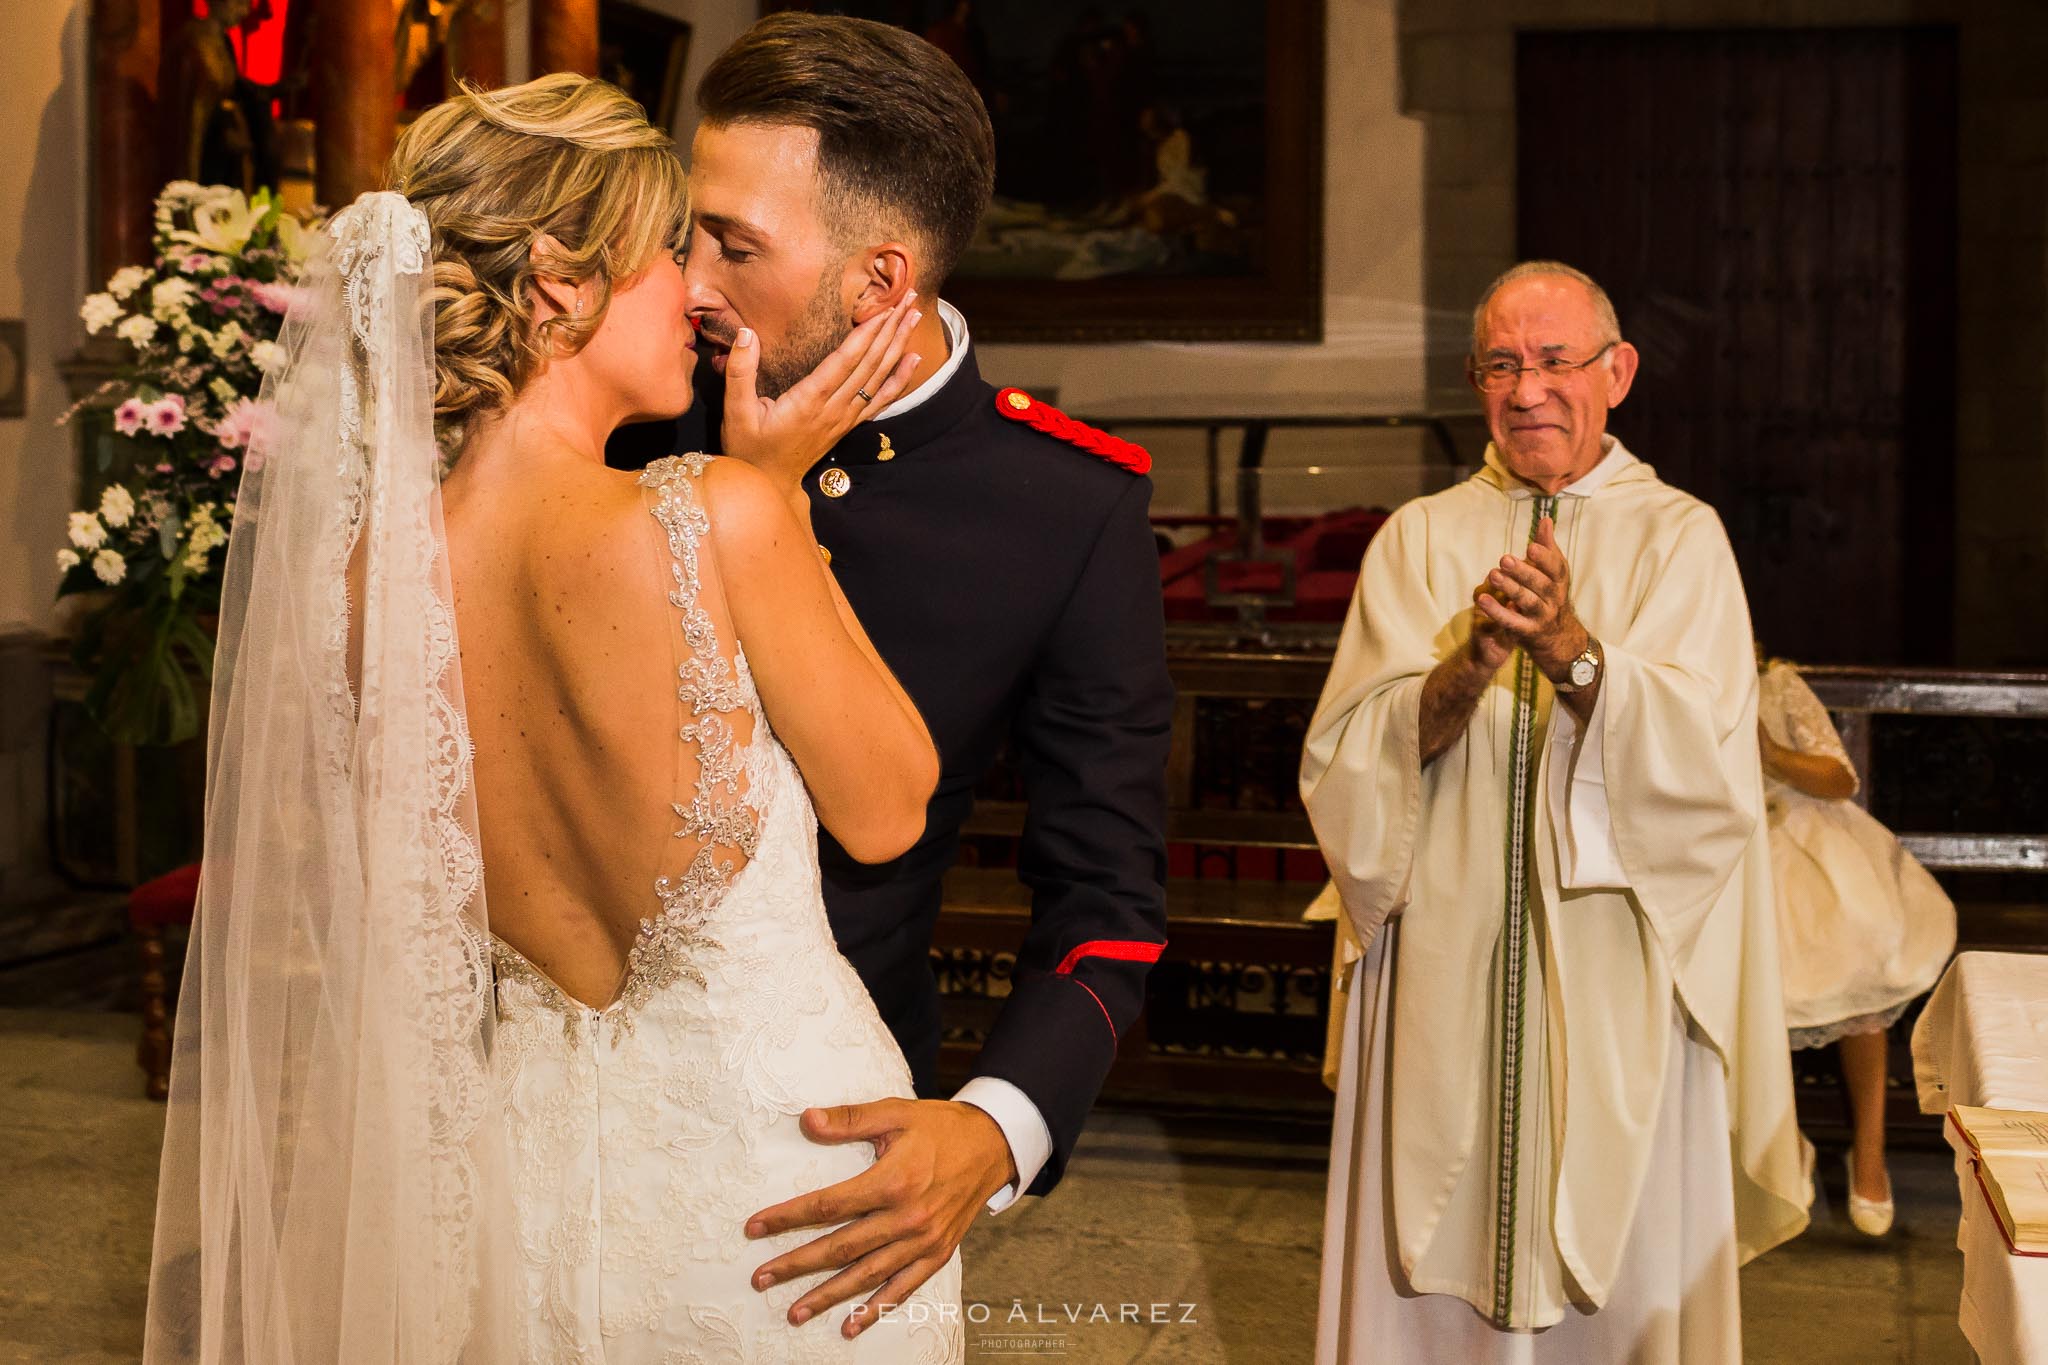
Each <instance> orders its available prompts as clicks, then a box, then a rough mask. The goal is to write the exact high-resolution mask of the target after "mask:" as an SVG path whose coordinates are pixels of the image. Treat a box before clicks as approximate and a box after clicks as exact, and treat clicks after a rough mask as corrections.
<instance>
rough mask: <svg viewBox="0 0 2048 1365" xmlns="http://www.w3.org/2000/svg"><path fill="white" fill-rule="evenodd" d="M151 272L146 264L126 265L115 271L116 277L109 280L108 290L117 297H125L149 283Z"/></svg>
mask: <svg viewBox="0 0 2048 1365" xmlns="http://www.w3.org/2000/svg"><path fill="white" fill-rule="evenodd" d="M150 274H151V271H150V269H149V267H148V266H146V265H124V266H122V267H121V268H120V269H119V270H116V271H115V272H114V278H112V279H111V280H108V281H107V292H108V293H109V294H112V295H113V296H114V297H115V298H117V299H125V298H127V297H128V296H129V295H130V294H132V293H134V292H135V291H136V290H138V289H140V288H142V286H143V285H144V284H146V283H148V281H149V277H150Z"/></svg>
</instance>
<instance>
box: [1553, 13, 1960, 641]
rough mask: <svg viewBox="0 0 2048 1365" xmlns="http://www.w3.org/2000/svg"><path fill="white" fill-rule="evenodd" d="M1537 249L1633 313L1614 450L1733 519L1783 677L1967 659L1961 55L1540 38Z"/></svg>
mask: <svg viewBox="0 0 2048 1365" xmlns="http://www.w3.org/2000/svg"><path fill="white" fill-rule="evenodd" d="M1517 64H1518V65H1517V72H1516V92H1515V96H1516V109H1517V116H1518V123H1517V156H1516V162H1517V167H1516V169H1517V205H1518V221H1517V230H1518V238H1519V240H1518V250H1519V254H1520V255H1521V256H1522V257H1524V258H1529V257H1554V258H1557V259H1560V260H1564V261H1568V262H1570V263H1571V264H1573V265H1576V266H1578V267H1580V268H1581V269H1583V270H1585V271H1587V272H1588V273H1589V274H1591V275H1592V276H1593V277H1594V278H1595V279H1597V280H1599V281H1600V282H1601V283H1602V285H1604V286H1605V287H1606V289H1607V290H1608V292H1609V293H1610V294H1611V295H1612V296H1613V298H1614V302H1615V307H1616V309H1617V310H1618V312H1619V313H1620V315H1621V323H1622V330H1623V332H1624V334H1625V335H1626V336H1627V337H1628V338H1629V339H1630V340H1631V341H1633V342H1634V343H1635V344H1636V346H1637V347H1638V348H1639V349H1640V350H1641V352H1642V357H1643V364H1642V371H1641V374H1640V377H1639V378H1638V379H1637V381H1636V387H1635V391H1634V392H1633V394H1631V395H1630V397H1629V399H1628V400H1627V402H1626V403H1625V404H1624V405H1623V406H1622V407H1621V408H1620V409H1618V410H1617V411H1616V413H1615V414H1614V417H1613V420H1612V428H1611V429H1612V430H1613V431H1614V432H1615V433H1616V434H1617V435H1619V436H1620V437H1621V438H1622V439H1623V440H1624V441H1626V442H1627V443H1628V445H1629V447H1630V448H1631V449H1632V450H1634V451H1635V452H1636V453H1637V454H1638V455H1640V456H1642V457H1643V458H1644V459H1646V460H1648V461H1649V462H1650V463H1651V464H1653V465H1655V466H1656V467H1657V469H1658V472H1659V473H1660V474H1662V475H1663V477H1664V478H1665V479H1667V480H1669V481H1670V482H1672V483H1674V484H1676V485H1678V486H1679V487H1681V488H1683V489H1685V490H1687V491H1688V492H1691V493H1693V494H1695V495H1696V496H1698V497H1701V498H1703V499H1705V500H1706V501H1707V502H1709V503H1711V504H1712V505H1713V506H1714V508H1715V509H1716V510H1717V511H1718V512H1719V513H1720V514H1721V518H1722V520H1723V521H1724V522H1725V523H1726V525H1727V527H1728V532H1729V536H1730V538H1731V539H1732V540H1733V542H1734V544H1735V551H1736V556H1737V558H1738V559H1739V560H1740V561H1741V564H1742V570H1743V577H1744V580H1745V582H1746V583H1747V585H1748V590H1749V596H1750V606H1751V610H1752V612H1753V614H1754V616H1755V618H1756V626H1757V631H1758V634H1759V635H1760V636H1761V638H1762V639H1763V641H1764V643H1765V645H1766V646H1767V647H1768V648H1769V649H1770V650H1771V651H1772V652H1773V653H1775V654H1782V655H1787V656H1789V657H1792V658H1795V659H1800V660H1813V661H1827V662H1849V663H1880V664H1882V663H1943V662H1948V661H1949V660H1950V658H1951V655H1952V649H1951V637H1952V630H1951V627H1950V620H1949V618H1950V612H1951V603H1952V601H1953V597H1952V585H1953V568H1952V564H1953V557H1954V548H1955V528H1954V460H1955V366H1956V342H1955V335H1956V322H1955V314H1956V309H1955V301H1954V292H1955V273H1956V155H1957V151H1956V142H1957V140H1956V48H1955V38H1954V33H1953V30H1950V29H1943V28H1924V29H1823V30H1767V31H1715V30H1709V31H1700V30H1691V31H1687V30H1658V31H1628V32H1591V33H1589V32H1541V33H1524V34H1522V35H1520V37H1519V40H1518V46H1517Z"/></svg>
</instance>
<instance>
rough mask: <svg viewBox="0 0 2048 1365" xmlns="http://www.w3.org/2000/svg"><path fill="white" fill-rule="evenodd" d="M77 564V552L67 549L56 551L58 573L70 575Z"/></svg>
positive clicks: (78, 561)
mask: <svg viewBox="0 0 2048 1365" xmlns="http://www.w3.org/2000/svg"><path fill="white" fill-rule="evenodd" d="M79 563H80V560H79V558H78V551H76V550H73V549H69V548H66V549H62V550H59V551H57V572H58V573H70V572H71V571H72V570H73V569H75V568H77V567H78V565H79Z"/></svg>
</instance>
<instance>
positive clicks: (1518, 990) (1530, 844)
mask: <svg viewBox="0 0 2048 1365" xmlns="http://www.w3.org/2000/svg"><path fill="white" fill-rule="evenodd" d="M1534 504H1535V506H1534V511H1533V513H1532V515H1531V517H1530V519H1529V538H1530V539H1531V540H1534V539H1535V538H1536V524H1537V523H1538V522H1540V521H1541V520H1542V519H1543V518H1545V517H1550V518H1552V519H1553V520H1554V519H1555V518H1556V516H1557V499H1556V498H1555V497H1539V498H1536V499H1534ZM1536 699H1537V670H1536V665H1535V663H1534V662H1533V661H1532V660H1531V659H1530V658H1529V655H1528V653H1527V652H1526V651H1524V650H1516V651H1515V711H1514V722H1513V725H1512V727H1511V729H1510V732H1509V740H1508V784H1509V785H1508V828H1507V839H1506V849H1505V854H1506V858H1507V904H1506V916H1505V919H1504V922H1503V923H1502V926H1501V935H1500V948H1499V959H1498V973H1497V975H1498V979H1499V982H1500V1002H1499V1003H1500V1059H1499V1060H1500V1094H1499V1101H1500V1132H1499V1135H1498V1147H1499V1165H1498V1168H1497V1185H1496V1188H1495V1190H1494V1264H1493V1318H1494V1320H1495V1321H1496V1322H1498V1323H1500V1324H1502V1325H1506V1324H1507V1323H1509V1322H1510V1321H1511V1320H1512V1318H1513V1310H1514V1293H1515V1259H1516V1256H1517V1252H1518V1246H1519V1242H1518V1239H1517V1235H1516V1234H1517V1227H1516V1215H1517V1213H1518V1209H1517V1207H1516V1201H1517V1195H1518V1193H1519V1185H1520V1163H1521V1158H1522V1148H1521V1138H1522V1133H1521V1117H1522V1086H1523V1081H1524V1077H1523V1067H1522V1063H1523V1053H1524V1052H1525V1051H1526V1047H1527V1042H1526V1037H1525V1029H1526V1027H1527V1022H1528V1021H1527V1015H1528V965H1529V953H1530V952H1531V950H1532V948H1533V938H1534V924H1533V915H1532V913H1531V908H1530V907H1531V900H1532V897H1533V895H1534V884H1535V839H1534V837H1533V836H1534V829H1533V826H1534V823H1535V809H1536V770H1537V768H1538V766H1539V765H1538V763H1537V754H1536Z"/></svg>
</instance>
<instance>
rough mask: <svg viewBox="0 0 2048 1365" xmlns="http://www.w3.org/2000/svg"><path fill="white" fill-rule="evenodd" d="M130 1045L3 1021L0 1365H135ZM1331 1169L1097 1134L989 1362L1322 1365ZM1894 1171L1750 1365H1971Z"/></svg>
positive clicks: (1758, 1313)
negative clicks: (1314, 1358)
mask: <svg viewBox="0 0 2048 1365" xmlns="http://www.w3.org/2000/svg"><path fill="white" fill-rule="evenodd" d="M135 1028H136V1022H135V1016H133V1015H129V1014H117V1013H86V1012H26V1011H0V1361H35V1362H79V1363H80V1365H84V1363H85V1362H94V1363H95V1365H97V1363H98V1362H113V1361H133V1360H134V1359H135V1358H136V1354H137V1344H138V1341H139V1338H140V1321H141V1313H142V1305H143V1298H144V1287H145V1279H146V1275H147V1270H148V1263H149V1228H150V1220H151V1212H152V1200H153V1195H154V1189H155V1181H156V1147H157V1143H158V1140H159V1138H160V1135H161V1131H162V1123H163V1109H162V1107H161V1106H160V1105H155V1104H151V1103H150V1102H148V1101H146V1100H144V1099H143V1098H141V1090H140V1084H139V1074H138V1073H137V1071H136V1070H135V1064H134V1056H133V1049H134V1040H135ZM1838 1167H1839V1160H1838V1159H1835V1160H1834V1161H1833V1163H1832V1165H1831V1164H1830V1161H1829V1159H1828V1158H1826V1157H1825V1156H1824V1158H1823V1169H1824V1170H1827V1171H1829V1172H1830V1173H1832V1172H1833V1170H1835V1169H1837V1168H1838ZM1323 1168H1324V1153H1323V1150H1322V1148H1321V1147H1320V1146H1319V1144H1318V1140H1317V1138H1316V1135H1315V1134H1314V1133H1313V1132H1312V1131H1308V1130H1299V1129H1288V1128H1282V1127H1273V1126H1255V1125H1229V1124H1221V1123H1217V1122H1215V1121H1208V1122H1200V1123H1197V1122H1189V1121H1164V1120H1161V1119H1158V1118H1154V1117H1150V1116H1145V1115H1139V1114H1128V1113H1126V1114H1114V1113H1111V1114H1102V1115H1099V1116H1098V1117H1097V1119H1096V1121H1095V1122H1094V1124H1093V1125H1092V1126H1091V1128H1090V1131H1089V1134H1088V1136H1087V1137H1086V1139H1085V1140H1084V1143H1083V1147H1082V1150H1081V1152H1080V1153H1079V1154H1077V1156H1076V1158H1075V1161H1074V1163H1073V1166H1072V1169H1071V1171H1070V1173H1069V1175H1068V1177H1067V1180H1066V1182H1065V1183H1064V1184H1063V1185H1062V1186H1061V1188H1060V1189H1059V1190H1058V1192H1056V1193H1055V1194H1054V1195H1053V1196H1052V1197H1051V1198H1050V1199H1047V1200H1044V1201H1027V1202H1026V1203H1025V1204H1024V1205H1022V1206H1019V1207H1018V1208H1016V1209H1013V1210H1011V1211H1009V1212H1007V1213H1005V1214H1003V1215H1002V1216H1001V1217H998V1218H994V1219H986V1220H984V1221H983V1222H982V1223H981V1224H980V1225H979V1226H978V1227H977V1228H976V1230H975V1232H974V1234H973V1236H972V1237H971V1238H970V1239H969V1241H968V1244H967V1247H966V1249H965V1258H966V1265H967V1282H966V1288H967V1297H968V1299H969V1306H970V1315H971V1317H972V1318H974V1319H976V1322H975V1325H973V1326H971V1327H970V1328H969V1340H970V1343H971V1350H970V1357H971V1358H972V1359H974V1360H977V1361H982V1360H986V1361H998V1360H1002V1361H1025V1362H1030V1361H1045V1360H1055V1361H1063V1362H1084V1361H1085V1362H1100V1363H1103V1365H1107V1363H1108V1362H1147V1365H1152V1363H1155V1362H1171V1363H1172V1365H1201V1363H1202V1362H1209V1361H1231V1362H1269V1361H1270V1362H1276V1363H1283V1365H1291V1363H1292V1362H1298V1361H1307V1360H1308V1359H1309V1357H1310V1353H1311V1349H1312V1345H1313V1338H1314V1332H1315V1284H1316V1259H1317V1247H1318V1245H1319V1241H1320V1236H1321V1223H1322V1196H1323V1178H1324V1169H1323ZM1892 1172H1893V1182H1894V1186H1895V1189H1896V1191H1897V1194H1898V1198H1899V1201H1900V1228H1899V1230H1898V1232H1897V1233H1895V1234H1894V1236H1893V1237H1891V1238H1890V1239H1888V1240H1887V1241H1886V1242H1884V1243H1871V1242H1867V1241H1862V1240H1859V1239H1857V1238H1856V1236H1855V1234H1854V1233H1852V1232H1849V1231H1848V1230H1847V1229H1846V1228H1845V1227H1844V1226H1842V1225H1841V1224H1840V1223H1839V1221H1838V1220H1836V1219H1835V1218H1834V1217H1833V1216H1832V1215H1830V1214H1829V1213H1827V1212H1826V1211H1825V1210H1824V1211H1822V1212H1821V1214H1820V1216H1819V1217H1818V1218H1817V1219H1816V1227H1815V1228H1814V1230H1812V1231H1810V1232H1809V1233H1808V1234H1807V1235H1806V1236H1804V1237H1802V1238H1800V1239H1799V1240H1797V1241H1796V1242H1793V1243H1792V1244H1791V1245H1789V1246H1786V1247H1783V1248H1781V1249H1779V1250H1778V1251H1775V1252H1772V1253H1771V1254H1770V1255H1768V1256H1765V1257H1764V1258H1762V1259H1761V1260H1759V1261H1758V1262H1756V1263H1755V1264H1754V1265H1753V1266H1751V1267H1750V1268H1749V1269H1748V1270H1746V1271H1745V1272H1744V1273H1743V1312H1744V1327H1745V1334H1746V1337H1747V1341H1748V1351H1747V1359H1748V1360H1749V1362H1751V1365H1794V1363H1795V1362H1796V1363H1797V1365H1837V1363H1839V1365H1949V1363H1950V1362H1956V1363H1957V1365H1961V1363H1963V1362H1968V1361H1970V1360H1971V1359H1972V1358H1973V1357H1972V1355H1971V1353H1970V1351H1969V1348H1968V1346H1967V1345H1966V1344H1965V1343H1964V1342H1963V1340H1962V1337H1961V1335H1960V1333H1959V1332H1958V1331H1957V1330H1956V1326H1955V1310H1956V1299H1957V1294H1958V1292H1959V1288H1960V1277H1961V1265H1960V1262H1959V1258H1958V1257H1957V1255H1956V1252H1955V1250H1954V1240H1953V1238H1954V1231H1955V1200H1956V1193H1955V1181H1954V1176H1953V1174H1952V1173H1951V1169H1950V1166H1949V1161H1948V1157H1947V1155H1946V1153H1945V1152H1939V1153H1934V1152H1923V1153H1900V1154H1897V1155H1896V1157H1895V1159H1894V1162H1893V1168H1892ZM1836 1185H1837V1188H1836V1190H1835V1193H1836V1194H1837V1195H1839V1187H1838V1186H1839V1181H1838V1178H1837V1181H1836ZM975 1305H983V1306H985V1309H984V1308H983V1307H976V1306H975ZM1070 1316H1071V1318H1072V1319H1078V1320H1070ZM1155 1316H1156V1317H1158V1318H1159V1319H1161V1320H1159V1321H1152V1320H1150V1319H1152V1318H1153V1317H1155ZM1119 1317H1123V1318H1126V1319H1128V1318H1131V1317H1136V1318H1139V1319H1143V1320H1139V1321H1130V1320H1125V1321H1117V1320H1116V1319H1117V1318H1119ZM1105 1318H1106V1319H1108V1320H1104V1319H1105ZM1091 1319H1092V1320H1091Z"/></svg>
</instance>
